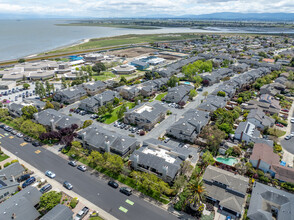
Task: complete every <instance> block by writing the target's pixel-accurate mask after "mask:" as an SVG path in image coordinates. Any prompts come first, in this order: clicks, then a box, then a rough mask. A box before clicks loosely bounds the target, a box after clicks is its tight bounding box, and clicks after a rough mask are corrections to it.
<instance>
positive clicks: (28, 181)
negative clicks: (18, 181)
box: [22, 176, 36, 188]
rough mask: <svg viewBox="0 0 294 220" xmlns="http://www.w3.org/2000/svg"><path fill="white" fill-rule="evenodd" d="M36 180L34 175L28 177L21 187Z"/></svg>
mask: <svg viewBox="0 0 294 220" xmlns="http://www.w3.org/2000/svg"><path fill="white" fill-rule="evenodd" d="M35 181H36V178H35V177H33V176H32V177H30V178H29V179H27V180H26V181H25V182H24V183H23V184H22V188H26V187H27V186H29V185H31V184H32V183H34V182H35Z"/></svg>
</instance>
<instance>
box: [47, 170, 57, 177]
mask: <svg viewBox="0 0 294 220" xmlns="http://www.w3.org/2000/svg"><path fill="white" fill-rule="evenodd" d="M45 175H46V176H48V177H50V178H51V179H53V178H55V176H56V174H55V173H53V172H52V171H50V170H47V171H46V172H45Z"/></svg>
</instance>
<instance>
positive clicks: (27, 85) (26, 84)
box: [22, 83, 30, 89]
mask: <svg viewBox="0 0 294 220" xmlns="http://www.w3.org/2000/svg"><path fill="white" fill-rule="evenodd" d="M22 86H23V88H24V89H28V88H30V84H28V83H24V84H23V85H22Z"/></svg>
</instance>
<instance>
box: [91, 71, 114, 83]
mask: <svg viewBox="0 0 294 220" xmlns="http://www.w3.org/2000/svg"><path fill="white" fill-rule="evenodd" d="M92 77H93V79H94V80H96V79H97V80H101V81H105V80H108V79H111V78H116V77H117V75H115V74H113V73H112V72H104V73H103V74H101V75H94V76H92Z"/></svg>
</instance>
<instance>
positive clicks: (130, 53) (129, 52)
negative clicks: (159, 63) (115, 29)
mask: <svg viewBox="0 0 294 220" xmlns="http://www.w3.org/2000/svg"><path fill="white" fill-rule="evenodd" d="M157 51H158V50H155V49H152V48H146V47H135V48H128V49H123V50H115V51H109V52H107V54H108V55H114V56H117V57H127V58H133V57H138V56H142V55H146V54H152V53H154V52H157Z"/></svg>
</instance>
